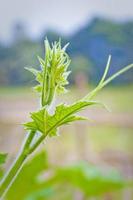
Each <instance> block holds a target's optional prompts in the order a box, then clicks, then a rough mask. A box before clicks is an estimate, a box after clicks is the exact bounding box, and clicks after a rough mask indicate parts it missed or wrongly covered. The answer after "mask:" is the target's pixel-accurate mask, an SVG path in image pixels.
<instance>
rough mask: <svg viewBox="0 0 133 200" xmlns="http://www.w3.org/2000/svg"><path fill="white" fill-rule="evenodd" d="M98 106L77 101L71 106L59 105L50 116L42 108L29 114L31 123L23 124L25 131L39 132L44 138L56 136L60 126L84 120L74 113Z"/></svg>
mask: <svg viewBox="0 0 133 200" xmlns="http://www.w3.org/2000/svg"><path fill="white" fill-rule="evenodd" d="M95 104H98V103H97V102H89V101H78V102H76V103H74V104H72V105H65V104H61V105H58V106H57V107H56V110H55V113H54V114H53V115H50V114H49V113H48V112H47V110H46V109H45V108H44V109H42V110H40V111H38V112H33V113H31V118H32V121H31V122H28V123H26V124H24V126H25V128H26V129H27V130H34V131H40V132H41V133H43V134H44V135H45V136H47V135H49V136H55V135H57V132H58V131H57V130H58V128H59V127H60V126H62V125H66V124H69V123H71V122H74V121H77V120H84V119H86V118H84V117H80V116H77V115H76V113H77V112H79V111H81V110H82V109H83V108H85V107H87V106H91V105H95Z"/></svg>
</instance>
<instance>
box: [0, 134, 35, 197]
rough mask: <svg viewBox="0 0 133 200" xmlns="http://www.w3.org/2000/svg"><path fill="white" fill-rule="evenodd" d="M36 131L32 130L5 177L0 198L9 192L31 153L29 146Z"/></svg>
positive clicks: (0, 190) (0, 187) (0, 185)
mask: <svg viewBox="0 0 133 200" xmlns="http://www.w3.org/2000/svg"><path fill="white" fill-rule="evenodd" d="M34 135H35V132H33V131H31V132H30V133H29V135H28V137H27V139H26V141H25V144H24V146H23V148H22V151H21V153H20V154H19V155H18V157H17V159H16V160H15V162H14V163H13V165H12V166H11V168H10V169H9V171H8V172H7V174H6V175H5V177H4V178H3V180H2V182H1V184H0V199H2V198H3V197H4V196H5V194H6V193H7V192H8V190H9V188H10V187H11V185H12V184H13V182H14V180H15V179H16V177H17V175H18V173H19V172H20V170H21V168H22V166H23V164H24V161H25V160H26V158H27V157H28V155H29V147H30V144H31V142H32V140H33V138H34Z"/></svg>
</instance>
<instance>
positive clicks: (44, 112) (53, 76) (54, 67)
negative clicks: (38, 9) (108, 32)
mask: <svg viewBox="0 0 133 200" xmlns="http://www.w3.org/2000/svg"><path fill="white" fill-rule="evenodd" d="M44 43H45V58H44V59H42V58H40V57H38V59H39V63H40V67H41V69H40V70H39V69H38V70H36V69H34V68H27V69H28V70H29V71H30V72H31V73H33V74H34V75H35V79H36V81H37V85H36V86H35V87H34V89H35V91H36V92H37V93H38V95H39V98H40V108H39V109H38V110H37V111H35V112H32V113H31V114H30V115H31V121H29V122H27V123H25V124H24V128H25V129H26V130H27V133H26V136H25V141H24V144H23V145H22V148H21V151H20V153H19V154H18V157H17V158H16V160H15V162H14V163H13V165H12V166H11V168H10V169H9V171H8V172H7V173H6V175H5V176H4V178H3V180H2V181H1V184H0V197H1V198H3V197H4V195H5V194H6V192H7V191H8V190H9V188H10V187H11V185H12V183H13V182H14V180H15V179H16V177H17V175H18V173H19V171H20V170H21V168H22V167H23V164H24V163H25V162H26V160H27V158H29V156H30V155H31V154H32V153H34V151H35V150H36V149H37V148H38V147H39V146H40V145H41V144H42V143H43V141H44V140H45V139H46V137H49V136H50V137H52V136H56V135H58V131H59V128H60V127H61V126H63V125H67V124H69V123H71V122H74V121H77V120H85V119H86V118H85V117H82V116H79V115H77V113H78V112H79V111H81V110H82V109H84V108H87V107H89V106H93V105H97V104H100V103H99V102H96V101H94V100H93V99H94V97H95V96H96V94H97V93H98V92H99V91H100V90H101V89H102V88H103V87H105V86H106V85H107V84H108V83H110V82H111V81H112V80H113V79H115V78H116V77H117V76H119V75H120V74H123V73H124V72H126V71H127V70H129V69H131V68H132V67H133V64H130V65H128V66H126V67H124V68H123V69H121V70H120V71H118V72H117V73H115V74H114V75H112V76H111V77H109V78H106V76H107V73H108V70H109V66H110V61H111V56H109V58H108V62H107V66H106V68H105V71H104V74H103V76H102V78H101V80H100V82H99V84H98V85H97V86H96V88H95V89H94V90H93V91H92V92H90V93H88V94H87V95H86V96H85V97H83V98H82V99H79V100H78V101H76V102H74V103H72V104H70V105H67V104H64V103H62V104H59V105H56V106H55V108H54V113H53V114H50V112H49V109H50V107H51V105H52V103H53V100H54V98H55V97H56V96H57V95H59V94H60V93H65V92H66V85H68V80H67V78H68V75H69V74H70V71H68V67H69V65H70V58H69V56H68V54H67V53H66V48H67V46H68V44H67V45H65V46H64V47H63V48H62V47H61V41H60V40H59V41H58V42H54V43H52V45H50V44H49V42H48V40H47V39H46V40H45V42H44ZM38 133H39V136H38ZM5 155H6V154H0V160H2V161H0V162H1V163H2V162H4V161H5V158H6V156H5Z"/></svg>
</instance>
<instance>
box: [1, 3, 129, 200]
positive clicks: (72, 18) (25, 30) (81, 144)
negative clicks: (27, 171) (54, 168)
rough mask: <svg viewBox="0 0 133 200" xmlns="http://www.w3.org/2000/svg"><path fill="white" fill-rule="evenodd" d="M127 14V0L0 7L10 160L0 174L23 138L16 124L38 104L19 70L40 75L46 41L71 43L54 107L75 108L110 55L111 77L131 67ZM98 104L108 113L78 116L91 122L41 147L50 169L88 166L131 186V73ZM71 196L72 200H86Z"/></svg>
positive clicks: (121, 194)
mask: <svg viewBox="0 0 133 200" xmlns="http://www.w3.org/2000/svg"><path fill="white" fill-rule="evenodd" d="M132 7H133V2H132V0H122V1H121V0H110V1H106V0H93V1H91V0H67V1H65V0H38V1H36V0H23V1H20V0H10V1H8V0H4V1H2V0H0V151H2V152H7V153H9V155H8V162H7V164H6V165H5V166H4V169H6V170H7V169H8V167H9V164H11V162H12V161H13V160H14V158H15V156H16V154H17V152H18V150H19V148H20V145H21V143H22V141H23V138H24V136H25V132H24V130H23V126H22V125H21V124H22V123H23V122H25V121H26V120H27V119H28V118H29V114H28V113H29V112H31V111H34V110H36V109H37V108H38V105H39V102H38V99H37V96H36V94H35V93H34V92H33V90H32V86H34V85H35V81H33V76H32V75H31V74H30V73H29V72H27V71H26V70H25V69H24V67H30V66H33V67H35V68H38V65H39V63H38V61H37V55H39V56H42V57H44V54H45V52H44V39H45V37H47V38H48V39H49V41H50V42H52V41H54V40H58V39H59V38H61V40H62V44H63V45H64V44H66V43H67V42H69V43H70V45H69V46H68V49H67V52H68V54H69V55H70V57H71V60H72V62H71V65H70V69H71V70H72V73H71V75H70V77H69V81H70V86H69V89H70V92H69V93H68V94H67V95H63V96H60V97H59V99H58V101H63V102H73V101H74V100H75V99H78V98H80V97H83V96H84V95H85V94H86V93H88V92H89V91H90V90H91V89H92V88H94V87H95V85H96V84H97V83H98V81H99V80H100V77H101V76H102V73H103V71H104V68H105V66H106V61H107V59H108V55H109V54H111V55H112V62H111V68H110V71H109V75H111V74H113V73H114V72H116V71H118V70H119V69H120V68H122V67H124V66H126V65H128V64H130V63H132V62H133V12H132ZM96 99H97V100H100V101H102V102H103V103H105V104H106V105H107V106H108V107H109V108H110V109H111V112H108V111H106V110H104V109H102V108H98V107H97V108H93V109H88V110H86V111H84V115H85V116H87V117H89V118H90V119H92V121H91V122H80V123H75V124H73V125H71V126H67V127H65V128H62V129H61V134H60V137H56V138H49V139H48V140H47V142H46V143H45V145H43V146H42V148H45V149H46V150H47V154H48V158H49V162H50V163H52V164H53V165H59V166H65V165H66V166H67V165H68V164H73V163H75V162H79V161H86V162H87V163H89V164H93V165H95V166H101V167H102V168H103V169H110V168H115V169H117V170H118V171H119V172H120V173H121V174H122V175H123V176H124V177H125V179H126V180H133V154H132V150H133V145H132V143H133V105H132V102H133V70H130V71H129V72H126V73H125V74H124V75H122V76H120V77H119V78H117V79H116V80H115V81H113V82H112V83H111V84H110V85H109V86H108V87H106V88H105V89H103V91H101V92H100V94H99V95H98V96H97V98H96ZM88 187H89V186H88ZM21 189H22V188H21ZM77 190H78V189H77ZM77 190H76V192H75V196H74V197H72V199H76V200H78V199H79V200H80V199H85V198H82V197H81V195H80V192H79V191H77ZM103 193H104V192H103ZM18 194H19V193H18ZM92 196H93V195H92ZM94 196H95V195H94ZM16 198H20V196H19V197H17V196H16ZM8 199H9V200H12V199H13V200H15V197H12V198H11V194H10V197H8ZM21 199H22V200H35V199H36V200H40V199H45V198H44V197H42V198H41V197H36V198H35V197H33V196H32V197H29V198H24V197H21ZM46 199H49V198H48V197H47V198H46ZM54 199H56V197H54ZM57 199H58V200H62V199H65V198H63V197H58V198H57ZM66 199H68V200H69V199H71V198H70V197H67V198H66ZM86 199H87V198H86ZM90 199H96V198H90ZM101 199H105V200H106V199H107V200H112V199H113V200H118V199H123V200H131V199H133V192H132V190H131V188H128V189H123V190H122V191H118V192H116V193H115V194H114V193H108V194H105V195H104V197H102V198H101Z"/></svg>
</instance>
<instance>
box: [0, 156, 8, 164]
mask: <svg viewBox="0 0 133 200" xmlns="http://www.w3.org/2000/svg"><path fill="white" fill-rule="evenodd" d="M6 158H7V153H0V165H2V164H4V163H5V161H6Z"/></svg>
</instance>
